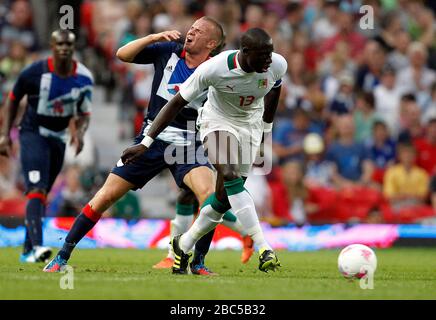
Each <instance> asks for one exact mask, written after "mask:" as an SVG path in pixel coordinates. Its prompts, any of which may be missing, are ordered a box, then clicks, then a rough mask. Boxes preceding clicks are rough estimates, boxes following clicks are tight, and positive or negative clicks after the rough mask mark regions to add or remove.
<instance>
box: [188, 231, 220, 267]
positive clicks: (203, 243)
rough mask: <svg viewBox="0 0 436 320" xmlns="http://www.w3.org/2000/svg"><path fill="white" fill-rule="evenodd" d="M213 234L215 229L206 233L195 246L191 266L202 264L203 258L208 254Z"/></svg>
mask: <svg viewBox="0 0 436 320" xmlns="http://www.w3.org/2000/svg"><path fill="white" fill-rule="evenodd" d="M214 233H215V228H214V229H212V230H211V231H209V232H208V233H206V234H205V235H204V236H203V237H201V238H200V240H198V241H197V243H196V244H195V250H194V258H193V259H192V264H193V265H197V264H203V263H204V258H205V257H206V255H207V253H208V252H209V248H210V244H211V242H212V238H213V234H214Z"/></svg>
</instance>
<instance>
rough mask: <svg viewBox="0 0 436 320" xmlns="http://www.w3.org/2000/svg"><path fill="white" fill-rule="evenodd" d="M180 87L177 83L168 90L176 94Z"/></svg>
mask: <svg viewBox="0 0 436 320" xmlns="http://www.w3.org/2000/svg"><path fill="white" fill-rule="evenodd" d="M179 90H180V87H179V86H178V85H175V86H174V87H172V88H171V87H170V88H168V92H169V93H171V94H172V95H176V94H177V92H179Z"/></svg>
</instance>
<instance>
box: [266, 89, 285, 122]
mask: <svg viewBox="0 0 436 320" xmlns="http://www.w3.org/2000/svg"><path fill="white" fill-rule="evenodd" d="M280 91H281V86H279V87H277V88H272V89H271V91H270V92H268V94H267V95H266V96H265V98H264V104H265V110H264V112H263V121H265V122H266V123H272V122H273V121H274V116H275V114H276V110H277V106H278V104H279V98H280Z"/></svg>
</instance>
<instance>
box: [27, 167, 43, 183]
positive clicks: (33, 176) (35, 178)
mask: <svg viewBox="0 0 436 320" xmlns="http://www.w3.org/2000/svg"><path fill="white" fill-rule="evenodd" d="M39 180H41V173H40V172H39V171H38V170H32V171H29V181H30V182H31V183H38V182H39Z"/></svg>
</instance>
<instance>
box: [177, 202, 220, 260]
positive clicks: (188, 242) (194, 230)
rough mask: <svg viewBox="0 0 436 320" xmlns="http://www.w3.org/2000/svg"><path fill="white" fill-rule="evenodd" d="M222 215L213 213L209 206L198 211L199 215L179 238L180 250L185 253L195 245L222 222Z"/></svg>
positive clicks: (213, 210)
mask: <svg viewBox="0 0 436 320" xmlns="http://www.w3.org/2000/svg"><path fill="white" fill-rule="evenodd" d="M222 217H223V214H222V213H219V212H217V211H215V209H213V208H212V206H211V205H210V204H208V205H206V206H204V207H203V208H201V210H200V214H199V215H198V217H197V219H196V220H195V221H194V223H193V224H192V226H191V227H190V228H189V230H188V231H187V232H186V233H184V234H183V235H182V236H181V237H180V243H179V245H180V249H182V250H183V252H185V253H187V252H189V251H191V250H192V248H193V247H194V245H195V243H196V242H197V241H198V240H199V239H200V238H201V237H202V236H204V235H205V234H206V233H208V232H209V231H210V230H212V229H213V228H215V227H216V225H217V224H218V223H220V222H221V221H222Z"/></svg>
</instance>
